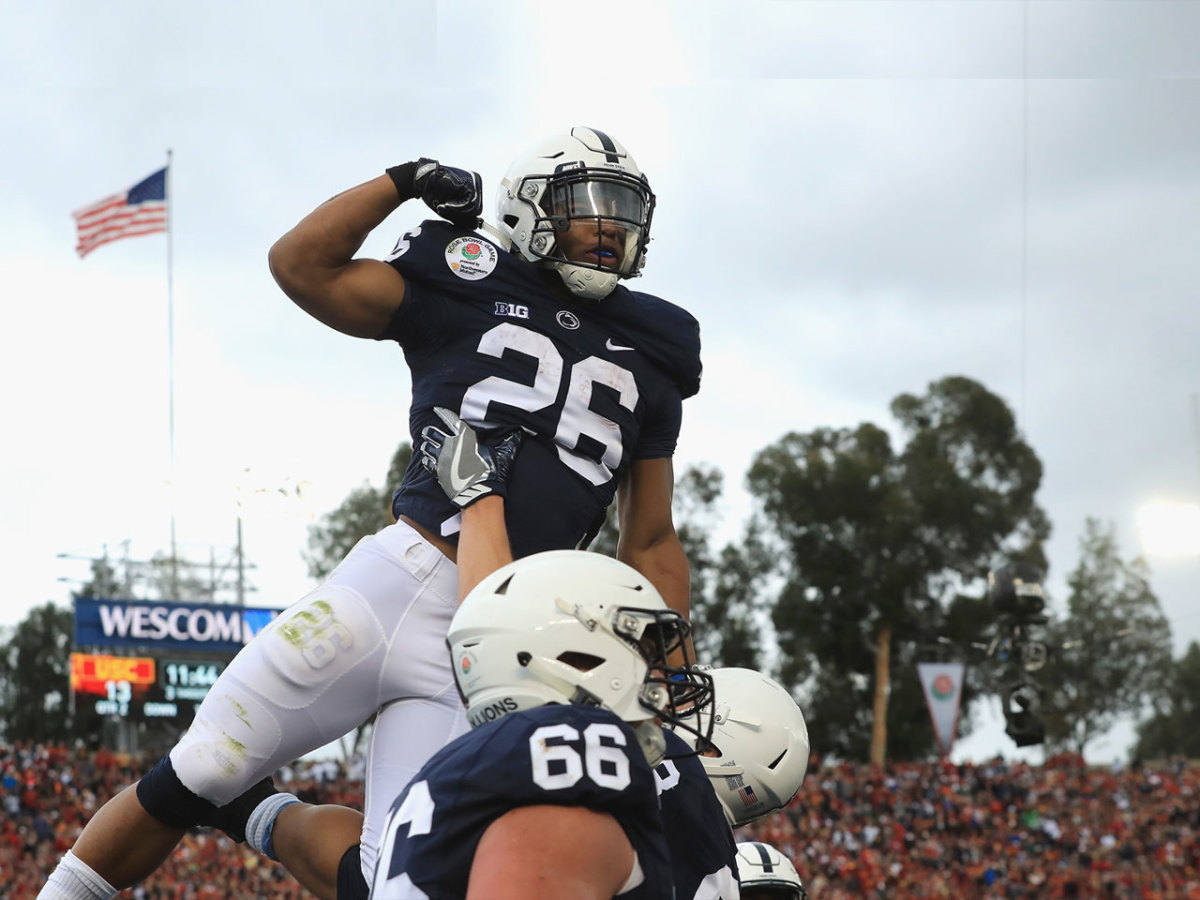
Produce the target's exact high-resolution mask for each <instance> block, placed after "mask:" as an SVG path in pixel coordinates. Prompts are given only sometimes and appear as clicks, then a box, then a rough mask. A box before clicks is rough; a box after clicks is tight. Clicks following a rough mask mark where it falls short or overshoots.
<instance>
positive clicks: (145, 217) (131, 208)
mask: <svg viewBox="0 0 1200 900" xmlns="http://www.w3.org/2000/svg"><path fill="white" fill-rule="evenodd" d="M71 215H72V216H74V217H75V225H76V227H77V228H78V229H79V237H78V240H77V243H76V244H75V251H76V252H77V253H78V254H79V256H80V258H82V257H84V256H87V255H88V254H89V253H91V252H92V251H93V250H95V249H96V248H97V247H99V246H101V245H102V244H107V243H109V242H110V241H118V240H120V239H121V238H127V237H137V236H138V235H142V234H155V233H157V232H159V231H166V230H167V170H166V168H165V167H164V168H162V169H159V170H158V171H157V172H155V173H154V174H153V175H151V176H150V177H149V178H145V179H143V180H142V181H139V182H138V183H137V184H135V185H134V186H133V187H131V188H129V190H127V191H121V192H120V193H119V194H113V195H112V196H111V197H105V198H104V199H103V200H99V201H97V202H95V203H93V204H91V205H90V206H85V207H84V208H83V209H79V210H76V211H75V212H73V213H72V214H71Z"/></svg>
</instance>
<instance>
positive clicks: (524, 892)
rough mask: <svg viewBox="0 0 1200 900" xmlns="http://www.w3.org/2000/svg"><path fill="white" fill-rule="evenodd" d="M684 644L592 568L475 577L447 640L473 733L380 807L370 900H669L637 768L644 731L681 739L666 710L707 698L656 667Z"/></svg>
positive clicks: (636, 580)
mask: <svg viewBox="0 0 1200 900" xmlns="http://www.w3.org/2000/svg"><path fill="white" fill-rule="evenodd" d="M688 631H689V628H688V625H687V622H686V621H685V620H684V619H682V618H681V617H680V616H679V615H678V614H677V613H675V612H673V611H670V610H668V609H667V608H666V606H665V605H664V604H663V602H662V600H661V598H659V597H658V594H657V592H656V591H655V590H654V588H653V586H652V585H650V583H649V582H648V581H646V580H645V579H644V578H642V577H641V576H639V575H638V574H637V573H636V572H635V571H633V570H632V569H630V568H629V567H627V566H624V565H622V564H621V563H619V562H617V561H615V560H612V559H609V558H607V557H603V556H600V555H598V554H592V553H584V552H581V551H569V550H568V551H554V552H549V553H541V554H536V555H533V556H530V557H526V558H524V559H522V560H518V561H516V562H513V563H509V564H508V565H506V566H503V567H501V568H500V569H499V570H497V571H495V572H493V573H492V574H491V575H489V576H488V577H486V578H485V579H484V580H483V581H482V582H481V583H480V584H479V585H478V586H477V587H476V588H474V589H473V590H472V591H471V593H470V594H469V595H468V596H467V598H466V599H465V600H464V601H463V603H462V605H461V606H460V607H459V610H458V612H457V613H456V614H455V616H454V620H453V622H452V623H451V625H450V630H449V634H448V635H447V644H448V645H449V647H450V654H451V659H452V662H453V666H454V674H455V678H456V680H457V683H458V686H459V689H460V691H461V692H462V695H463V699H464V701H465V703H466V707H467V715H468V718H469V719H470V720H471V722H472V723H474V726H475V727H474V728H473V729H472V730H471V731H470V732H469V733H468V734H466V735H464V736H462V737H460V738H459V739H457V740H456V741H454V742H452V743H451V744H449V745H448V746H446V747H445V748H443V749H442V750H441V751H439V752H438V753H437V754H436V755H435V756H434V757H433V759H431V760H430V761H429V762H428V763H427V764H426V765H425V766H424V767H423V768H422V769H421V771H420V772H418V774H417V776H416V777H415V778H414V779H413V781H412V782H411V783H410V784H409V785H408V787H407V788H406V789H405V790H404V792H403V793H402V794H401V795H400V797H399V798H398V799H397V801H396V802H395V803H394V804H393V805H392V808H391V812H390V814H389V816H388V820H387V824H386V827H385V837H384V841H383V844H382V847H381V850H380V854H379V860H378V864H377V866H376V871H375V877H374V880H373V883H372V885H371V897H372V898H373V900H435V898H467V900H476V898H478V900H484V898H486V900H504V898H514V900H516V898H525V897H535V896H536V897H542V898H563V900H567V898H571V900H574V898H597V900H601V898H610V897H626V898H629V900H635V898H638V900H640V898H671V897H673V896H674V887H673V885H672V880H671V868H670V859H669V856H668V853H667V847H666V842H665V840H664V838H663V833H662V827H663V825H662V822H661V821H660V819H659V815H658V802H657V797H656V790H655V775H654V772H653V771H652V769H651V766H652V765H655V764H657V763H659V762H660V761H661V760H662V758H663V753H664V751H665V749H666V742H665V735H664V733H663V730H662V728H661V727H660V726H659V724H658V722H659V721H664V722H679V724H680V725H681V726H683V723H682V722H681V721H680V716H679V713H678V710H677V708H676V700H678V699H685V700H686V702H688V703H704V702H706V701H707V698H708V693H709V690H710V688H711V684H712V682H711V679H709V678H708V677H707V676H704V675H699V674H697V673H695V672H694V671H692V670H691V669H690V668H689V669H672V668H670V667H669V664H668V663H667V656H668V654H670V653H672V652H674V651H677V650H683V649H685V642H686V639H687V636H688ZM672 676H674V677H675V678H677V679H682V680H680V681H676V680H672ZM681 685H685V686H686V687H685V689H684V690H679V687H680V686H681ZM684 727H686V726H684ZM697 737H698V739H699V740H701V741H703V740H704V738H703V736H700V735H698V736H697ZM680 743H681V745H682V742H680ZM685 749H686V747H685ZM710 794H711V792H710Z"/></svg>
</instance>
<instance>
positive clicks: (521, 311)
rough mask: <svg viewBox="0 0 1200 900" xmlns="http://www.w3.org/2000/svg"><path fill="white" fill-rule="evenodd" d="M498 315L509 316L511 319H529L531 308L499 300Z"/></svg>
mask: <svg viewBox="0 0 1200 900" xmlns="http://www.w3.org/2000/svg"><path fill="white" fill-rule="evenodd" d="M496 315H498V316H508V317H509V318H510V319H528V318H529V307H528V306H525V305H524V304H521V303H509V302H508V301H507V300H497V301H496Z"/></svg>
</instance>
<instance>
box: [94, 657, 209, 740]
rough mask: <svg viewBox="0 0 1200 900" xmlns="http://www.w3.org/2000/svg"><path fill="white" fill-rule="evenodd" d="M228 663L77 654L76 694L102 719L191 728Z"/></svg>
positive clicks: (205, 660)
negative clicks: (151, 721) (154, 721)
mask: <svg viewBox="0 0 1200 900" xmlns="http://www.w3.org/2000/svg"><path fill="white" fill-rule="evenodd" d="M227 662H228V660H223V659H222V660H213V659H159V658H154V657H149V656H106V655H103V654H96V653H72V654H71V691H72V694H73V695H74V699H75V703H76V704H77V705H78V704H81V703H87V704H94V706H95V710H96V712H97V713H99V714H100V715H104V716H117V717H120V718H122V719H133V720H149V719H159V720H161V719H167V720H179V721H180V723H181V724H186V723H188V722H190V721H191V719H192V717H193V716H194V715H195V712H196V706H197V705H199V703H200V701H201V700H203V699H204V696H205V695H206V694H207V693H208V691H209V688H211V687H212V686H213V684H214V683H216V680H217V677H218V676H219V675H220V674H221V672H223V671H224V670H225V665H226V663H227Z"/></svg>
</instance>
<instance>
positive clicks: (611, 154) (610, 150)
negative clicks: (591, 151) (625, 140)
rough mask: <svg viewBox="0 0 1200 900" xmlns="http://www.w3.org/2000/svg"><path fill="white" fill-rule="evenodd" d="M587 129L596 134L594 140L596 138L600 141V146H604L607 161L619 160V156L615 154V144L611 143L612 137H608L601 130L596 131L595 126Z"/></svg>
mask: <svg viewBox="0 0 1200 900" xmlns="http://www.w3.org/2000/svg"><path fill="white" fill-rule="evenodd" d="M588 131H590V132H591V133H592V134H594V135H595V136H596V140H598V141H599V142H600V146H601V147H603V148H604V154H605V157H606V158H607V159H608V161H609V162H620V161H621V157H619V156H617V145H616V144H614V143H613V139H612V138H610V137H609V136H608V135H607V134H605V133H604V132H603V131H597V130H596V129H595V128H589V129H588Z"/></svg>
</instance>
